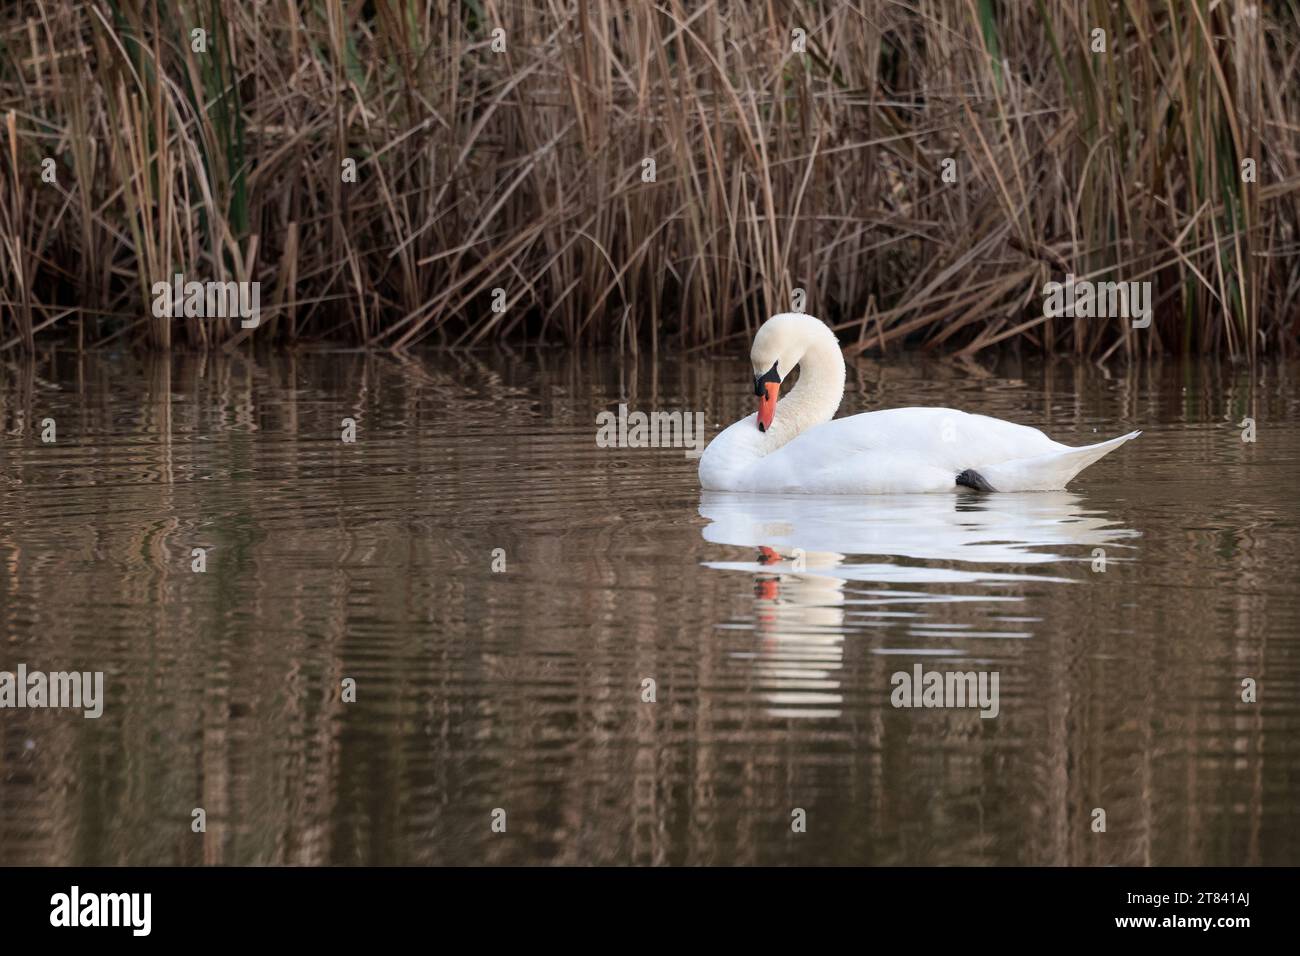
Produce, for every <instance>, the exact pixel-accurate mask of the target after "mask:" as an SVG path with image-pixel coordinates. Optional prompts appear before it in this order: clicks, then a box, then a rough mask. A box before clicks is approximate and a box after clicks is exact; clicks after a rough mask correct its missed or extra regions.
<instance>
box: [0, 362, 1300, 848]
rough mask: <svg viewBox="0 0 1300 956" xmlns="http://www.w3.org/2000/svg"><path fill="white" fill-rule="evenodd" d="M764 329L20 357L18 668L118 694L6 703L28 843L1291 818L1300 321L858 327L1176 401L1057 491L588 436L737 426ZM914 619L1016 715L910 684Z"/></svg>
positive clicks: (729, 841)
mask: <svg viewBox="0 0 1300 956" xmlns="http://www.w3.org/2000/svg"><path fill="white" fill-rule="evenodd" d="M748 375H749V373H748V366H747V364H746V363H745V362H744V361H743V360H742V359H740V358H736V359H734V360H725V361H724V360H712V359H699V360H689V361H684V362H668V361H665V362H661V363H659V365H658V366H657V367H655V366H653V365H651V364H650V363H649V362H647V361H643V362H642V363H641V364H640V366H639V367H636V366H634V365H633V364H631V363H629V364H625V365H622V366H620V364H619V363H618V361H617V359H616V358H613V357H611V356H597V355H588V356H579V357H576V358H575V357H564V356H560V355H557V354H554V353H537V352H532V351H529V352H518V353H515V354H506V353H499V354H498V353H492V354H482V355H475V356H465V355H448V354H445V353H431V354H428V355H424V356H422V357H420V358H418V359H416V360H413V361H410V362H406V363H401V362H397V361H394V360H393V359H391V358H388V357H385V356H366V355H359V354H323V353H306V354H299V355H296V356H275V355H271V356H266V357H262V358H257V359H254V360H249V359H245V358H233V359H231V358H224V359H217V358H211V357H209V358H206V359H205V358H200V357H194V356H189V357H177V358H175V359H172V360H170V361H166V360H164V361H142V360H140V359H137V358H133V357H130V356H127V355H96V356H91V357H86V358H84V359H81V360H78V358H77V357H76V356H75V355H72V354H59V355H58V356H55V357H50V356H47V357H44V358H42V359H39V360H37V361H36V362H35V363H34V364H23V363H21V362H18V363H15V362H13V361H11V362H10V363H9V364H7V365H3V366H2V367H0V422H2V423H3V443H2V444H0V453H2V455H3V457H2V459H0V671H3V670H8V671H14V670H16V668H17V665H18V664H20V663H23V664H26V665H27V667H28V668H29V669H32V670H45V671H54V670H73V669H75V670H101V671H103V672H104V674H105V704H104V713H103V716H102V717H101V718H99V719H98V720H88V719H84V718H83V717H82V716H81V714H80V712H79V711H78V712H73V711H69V710H48V709H47V710H33V709H6V710H0V864H37V863H92V864H145V863H164V864H171V863H176V864H195V863H223V864H250V863H343V864H371V863H392V864H433V863H646V864H649V863H655V864H659V863H690V864H697V863H724V864H731V863H870V864H900V863H915V864H935V863H961V864H1127V863H1135V864H1204V863H1216V864H1261V863H1263V864H1277V863H1289V864H1296V863H1300V803H1298V801H1297V792H1298V791H1300V596H1298V592H1297V579H1298V578H1300V575H1297V571H1296V560H1297V554H1298V553H1300V504H1298V503H1297V481H1296V474H1297V471H1298V470H1300V424H1297V421H1298V418H1300V416H1298V412H1300V366H1298V365H1296V364H1285V363H1282V364H1279V363H1270V364H1265V365H1263V366H1261V367H1260V368H1258V369H1256V370H1255V371H1254V372H1251V371H1250V370H1248V369H1245V368H1234V367H1232V366H1229V365H1227V364H1224V363H1218V362H1210V363H1199V362H1181V361H1177V360H1166V361H1165V362H1163V363H1161V364H1145V365H1141V366H1139V367H1136V368H1130V369H1124V368H1123V367H1120V366H1116V367H1113V368H1112V369H1111V370H1110V371H1109V373H1107V372H1104V371H1102V370H1101V369H1099V368H1097V367H1095V366H1092V365H1086V366H1080V365H1072V364H1069V363H1066V362H1056V363H1050V364H1043V363H1041V362H1038V361H1035V362H1023V363H1022V362H1019V361H1016V360H1013V359H1009V358H1008V359H1001V360H997V361H992V360H990V361H987V362H984V363H982V364H958V363H953V362H934V363H931V364H922V363H920V362H918V361H915V360H892V359H891V360H890V361H889V362H888V363H880V362H864V363H861V364H859V365H857V366H856V367H855V368H852V369H851V370H850V376H849V388H850V393H849V396H848V397H847V399H846V402H845V406H844V408H845V410H846V411H849V410H851V411H861V410H867V409H871V408H878V407H889V406H895V405H907V404H950V405H954V406H957V407H961V408H965V409H967V410H969V411H974V412H982V413H986V414H990V415H997V416H1001V417H1006V418H1010V419H1013V420H1016V421H1022V422H1025V423H1027V424H1033V425H1037V426H1040V427H1043V428H1045V429H1046V430H1048V431H1049V433H1051V434H1052V435H1053V436H1054V437H1056V438H1059V439H1061V440H1063V441H1066V442H1069V443H1072V444H1083V443H1087V442H1091V441H1096V440H1099V439H1100V438H1102V437H1110V436H1112V435H1116V434H1120V433H1122V432H1125V431H1128V430H1130V429H1132V428H1141V429H1144V431H1145V433H1144V434H1143V436H1142V437H1141V438H1140V439H1138V440H1137V441H1136V442H1134V443H1131V444H1129V445H1127V446H1125V447H1124V448H1123V449H1121V450H1120V451H1119V452H1117V453H1115V454H1114V455H1112V456H1111V457H1109V458H1107V459H1105V460H1103V461H1102V462H1101V463H1099V464H1097V465H1095V466H1093V467H1092V468H1091V469H1089V470H1087V471H1086V472H1084V474H1083V475H1082V476H1081V478H1080V479H1078V480H1077V481H1076V482H1075V483H1074V485H1073V486H1072V488H1071V490H1070V491H1069V492H1062V493H1055V494H1042V495H995V496H978V495H973V494H969V495H968V494H963V495H953V496H926V497H903V498H880V499H843V500H828V499H804V500H800V499H787V498H758V497H751V498H745V497H743V496H728V495H708V496H702V495H701V493H700V490H699V487H698V483H697V481H696V477H695V462H694V461H693V460H691V459H689V458H687V457H686V456H685V454H684V453H683V451H682V450H681V449H669V448H637V449H621V448H618V449H604V448H599V447H597V445H596V441H595V435H596V423H595V417H596V415H597V413H598V412H600V411H602V410H605V409H612V408H614V407H616V406H617V404H618V402H619V401H620V400H622V401H627V402H628V403H629V404H630V405H631V407H632V408H633V409H641V410H645V411H651V410H656V409H658V410H669V411H671V410H683V409H684V410H692V411H694V410H700V411H703V412H704V413H705V416H706V421H707V424H708V428H709V431H708V434H709V436H710V437H711V436H712V435H713V434H714V433H716V430H717V426H718V425H719V424H722V425H725V424H728V423H729V422H730V421H732V420H733V419H735V418H737V417H739V416H740V415H741V414H743V413H747V412H748V411H749V410H750V402H751V401H752V388H751V387H750V386H749V385H748V383H747V378H748ZM1246 416H1250V417H1253V418H1254V419H1255V421H1256V423H1257V424H1256V427H1257V438H1258V440H1257V441H1256V442H1254V443H1247V442H1243V441H1242V428H1241V426H1240V424H1239V423H1240V422H1241V421H1242V419H1243V418H1244V417H1246ZM45 418H53V419H54V420H55V423H56V428H57V441H56V442H55V443H53V444H46V443H43V442H42V441H41V429H42V425H41V422H42V421H43V420H44V419H45ZM344 418H352V419H354V420H355V422H356V427H357V440H356V442H355V443H354V444H345V443H343V442H342V441H340V434H341V420H342V419H344ZM196 547H202V548H206V549H208V550H207V569H206V571H205V572H204V573H195V572H194V571H193V570H192V569H191V562H192V561H193V560H194V559H193V558H192V556H191V552H192V549H193V548H196ZM496 549H501V552H498V554H497V558H498V562H499V560H500V559H501V558H502V557H503V558H504V561H505V570H504V572H494V571H493V562H494V551H495V550H496ZM795 549H799V551H798V552H796V551H795ZM1097 549H1101V551H1100V552H1097ZM1096 553H1101V554H1103V555H1104V556H1105V559H1106V570H1105V571H1104V572H1099V571H1096V570H1094V561H1095V557H1094V555H1095V554H1096ZM796 561H799V562H800V563H799V564H798V565H797V567H799V568H801V570H796V564H795V562H796ZM918 662H919V663H923V664H924V665H925V666H926V667H927V668H939V669H985V670H996V671H997V672H998V673H999V674H1000V681H1001V683H1000V713H999V715H998V716H997V718H995V719H981V718H980V717H979V715H978V713H977V712H975V711H973V710H964V709H963V710H959V709H946V710H911V709H896V708H894V707H893V706H891V704H890V691H891V684H890V675H891V674H892V673H893V672H895V671H897V670H909V671H910V669H911V667H912V665H913V664H915V663H918ZM345 678H351V679H354V680H355V681H356V700H355V702H350V703H349V702H344V701H343V700H342V699H341V692H340V688H341V684H342V682H343V681H344V679H345ZM646 678H651V679H653V680H654V681H655V682H656V698H657V699H656V701H655V702H654V703H646V702H643V700H642V681H643V680H644V679H646ZM1245 678H1253V679H1254V680H1255V681H1257V683H1258V702H1256V703H1253V704H1250V703H1243V702H1242V700H1241V693H1242V683H1241V682H1242V680H1243V679H1245ZM196 807H202V808H204V810H205V811H206V814H207V831H206V833H194V832H192V831H191V819H192V817H191V814H192V811H193V810H194V808H196ZM494 808H502V809H504V810H505V812H506V832H505V833H494V832H493V831H492V812H493V810H494ZM795 808H802V809H803V810H805V811H806V815H807V831H806V832H804V833H795V832H792V828H791V820H792V817H791V813H792V810H794V809H795ZM1094 808H1103V809H1104V810H1105V812H1106V832H1105V833H1095V832H1092V829H1091V825H1092V821H1093V816H1092V813H1093V810H1094Z"/></svg>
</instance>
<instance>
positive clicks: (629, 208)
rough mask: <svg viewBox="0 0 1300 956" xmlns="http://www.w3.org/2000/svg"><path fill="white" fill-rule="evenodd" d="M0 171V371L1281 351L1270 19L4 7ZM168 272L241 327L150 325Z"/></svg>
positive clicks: (1094, 12) (1146, 9)
mask: <svg viewBox="0 0 1300 956" xmlns="http://www.w3.org/2000/svg"><path fill="white" fill-rule="evenodd" d="M197 27H202V28H204V29H206V30H207V31H208V49H207V52H194V51H193V50H192V49H191V42H190V31H191V30H193V29H195V28H197ZM497 28H501V29H503V30H504V31H505V35H504V38H505V50H504V51H501V52H497V51H494V50H493V48H492V40H493V31H494V30H495V29H497ZM795 28H799V29H802V30H804V31H806V35H807V50H806V52H804V53H799V52H794V51H793V50H792V30H794V29H795ZM1095 29H1102V30H1104V31H1105V38H1106V52H1105V53H1098V52H1094V51H1093V49H1092V47H1093V44H1094V42H1095V41H1094V36H1093V32H1092V31H1093V30H1095ZM0 136H2V137H3V140H2V142H0V146H3V148H2V149H0V349H19V348H21V349H28V350H30V349H33V348H35V347H37V345H38V342H39V340H42V339H44V338H47V337H52V336H63V337H69V338H75V339H76V341H77V343H78V344H81V345H85V346H92V345H96V344H102V343H105V342H123V341H129V342H134V343H140V344H147V345H149V346H153V347H157V348H168V347H172V346H204V347H211V346H225V347H231V346H233V345H236V344H238V343H240V342H242V341H245V340H247V339H248V338H249V337H250V336H251V337H255V338H256V339H258V340H275V341H294V340H299V339H307V338H311V339H329V340H344V341H350V342H354V343H359V344H365V345H369V346H377V347H383V348H398V349H402V348H407V347H410V346H413V345H416V344H417V343H420V342H426V341H437V342H444V343H454V344H470V343H478V342H483V341H485V340H490V339H504V338H522V337H527V338H529V339H536V338H540V339H544V340H551V341H561V342H567V343H606V344H618V345H620V346H621V347H625V348H628V349H631V350H636V349H639V348H643V347H648V348H651V349H659V348H698V347H710V346H712V347H724V346H725V347H734V346H735V344H736V343H735V342H734V341H732V340H733V339H735V338H738V337H739V336H741V335H743V334H745V333H746V332H747V331H749V330H752V328H753V327H754V325H755V324H756V323H757V322H759V321H760V320H761V319H762V318H763V317H765V316H766V315H768V314H770V313H772V312H774V311H783V310H786V309H788V308H789V307H790V300H791V295H792V292H793V291H794V290H795V289H797V288H800V289H804V290H805V292H806V308H807V310H808V311H810V312H813V313H815V314H818V315H820V316H822V317H824V318H826V319H828V320H830V321H832V322H834V323H836V324H837V326H838V327H839V328H840V329H841V330H842V338H843V339H844V340H845V341H846V342H847V343H850V347H851V348H856V349H861V350H866V349H883V350H886V351H888V350H891V349H894V348H898V347H902V346H904V345H905V344H907V345H921V346H925V347H936V348H943V349H948V350H955V351H960V352H967V353H969V352H974V351H977V350H980V349H983V348H987V347H989V346H994V345H997V344H998V343H1007V342H1015V343H1018V344H1020V345H1022V346H1024V347H1027V348H1030V349H1035V350H1042V351H1050V352H1063V351H1068V352H1071V353H1077V354H1079V355H1085V356H1091V357H1096V358H1100V357H1104V356H1109V355H1112V354H1116V353H1117V352H1119V353H1132V352H1137V351H1149V350H1162V351H1163V350H1190V351H1215V352H1226V353H1231V354H1232V355H1235V356H1243V357H1249V356H1253V355H1255V354H1256V353H1258V352H1260V351H1265V350H1287V349H1289V348H1291V347H1292V346H1294V344H1295V343H1296V341H1297V336H1298V335H1300V255H1297V253H1300V0H1276V2H1255V0H1253V2H1231V0H1215V2H1208V0H1165V2H1151V3H1131V2H1120V0H1115V2H1102V0H1085V2H1070V3H1054V2H1048V0H864V2H861V3H857V4H849V3H843V4H842V3H829V2H826V3H822V2H812V0H772V2H771V3H754V2H748V0H700V2H689V3H688V2H686V0H655V2H652V0H541V2H527V0H370V2H366V3H342V2H340V0H305V2H301V3H295V2H290V0H274V2H272V0H263V2H238V3H237V2H233V0H229V2H227V0H194V2H176V3H165V2H163V3H153V2H147V0H93V2H74V0H17V2H11V3H9V4H7V5H5V6H4V8H3V11H0ZM45 158H53V159H54V160H55V163H56V168H57V183H46V182H43V181H42V179H41V168H42V167H41V163H42V160H43V159H45ZM348 158H351V159H354V160H355V161H356V163H357V168H358V177H357V179H358V181H357V182H356V183H346V182H343V181H342V175H341V171H342V164H343V162H344V160H345V159H348ZM647 159H652V160H654V162H655V166H656V169H655V173H656V175H655V179H654V181H653V182H647V181H644V178H643V171H644V170H645V168H646V165H645V163H644V161H645V160H647ZM947 159H952V160H954V161H955V164H953V165H951V167H947V166H946V164H945V162H944V161H945V160H947ZM1246 159H1253V160H1254V161H1255V164H1256V168H1257V182H1254V183H1249V182H1243V178H1242V175H1241V168H1242V161H1243V160H1246ZM945 168H951V169H952V170H953V171H954V172H955V173H956V177H957V181H956V182H955V183H951V182H945V181H944V178H943V172H944V169H945ZM178 271H179V272H182V273H184V274H185V276H186V278H187V279H239V280H257V281H260V282H261V285H262V303H263V316H264V320H263V323H262V325H261V326H260V327H259V328H258V329H256V330H250V329H241V328H240V326H239V324H238V322H237V321H223V320H210V319H178V320H171V319H156V318H154V317H153V316H152V314H151V312H150V303H151V296H150V291H149V290H150V286H151V285H152V284H153V283H154V282H157V281H160V280H165V279H167V278H169V277H170V276H171V275H172V274H173V273H175V272H178ZM1066 273H1073V274H1075V275H1076V276H1079V277H1090V278H1093V279H1096V280H1099V281H1109V280H1124V281H1140V280H1149V281H1151V282H1152V283H1153V286H1154V290H1155V321H1154V323H1153V325H1152V326H1151V328H1149V329H1145V330H1135V329H1132V328H1129V327H1128V324H1127V323H1124V322H1121V321H1102V320H1089V319H1061V318H1056V319H1048V318H1045V317H1044V315H1043V308H1042V303H1041V290H1042V286H1043V284H1044V283H1045V282H1046V281H1048V280H1050V279H1053V278H1055V279H1058V280H1059V279H1061V278H1062V277H1063V276H1064V275H1065V274H1066ZM496 290H502V291H501V292H500V293H498V292H496ZM494 302H496V303H498V304H502V303H503V304H504V308H503V309H502V310H494V308H493V305H494Z"/></svg>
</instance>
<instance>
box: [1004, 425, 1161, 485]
mask: <svg viewBox="0 0 1300 956" xmlns="http://www.w3.org/2000/svg"><path fill="white" fill-rule="evenodd" d="M1141 434H1142V433H1141V432H1140V431H1138V432H1129V433H1128V434H1127V435H1120V436H1119V437H1118V438H1112V439H1110V441H1103V442H1098V443H1097V444H1095V445H1084V446H1083V447H1082V448H1067V449H1065V450H1064V451H1054V452H1051V453H1049V454H1046V455H1037V456H1035V457H1033V458H1016V459H1014V460H1012V461H1004V462H1001V463H999V464H996V465H983V466H981V467H980V469H979V474H980V477H982V478H983V479H984V481H985V482H987V483H988V484H989V485H990V486H991V487H992V488H994V489H996V490H997V491H1060V490H1061V489H1063V488H1064V487H1065V486H1066V483H1067V482H1069V481H1070V479H1072V478H1073V477H1074V476H1075V475H1077V474H1078V473H1079V472H1081V471H1083V469H1085V468H1087V467H1088V466H1089V465H1091V464H1092V463H1093V462H1095V461H1097V460H1098V459H1099V458H1102V457H1103V456H1105V455H1107V454H1109V453H1110V452H1112V451H1114V450H1115V449H1116V448H1118V447H1119V446H1120V445H1122V444H1124V443H1125V442H1126V441H1129V440H1130V439H1133V438H1137V436H1138V435H1141Z"/></svg>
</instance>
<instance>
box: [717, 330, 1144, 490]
mask: <svg viewBox="0 0 1300 956" xmlns="http://www.w3.org/2000/svg"><path fill="white" fill-rule="evenodd" d="M750 361H751V363H752V365H753V368H754V393H755V395H757V396H758V412H757V413H756V414H754V415H748V416H746V417H745V418H742V419H741V420H740V421H738V422H736V423H735V424H734V425H731V426H730V427H729V428H727V429H725V430H724V431H723V432H722V433H721V434H719V435H718V437H716V438H715V439H713V441H712V442H710V443H709V447H708V448H706V449H705V450H704V454H703V455H702V456H701V457H700V483H701V484H702V485H703V486H704V487H705V489H707V490H711V491H746V492H760V493H769V494H785V493H798V494H820V495H825V494H832V495H834V494H843V495H875V494H892V493H899V492H934V491H952V490H954V489H955V488H957V487H958V486H959V485H965V486H968V487H971V488H976V489H978V490H981V491H1058V490H1060V489H1063V488H1064V487H1065V484H1066V482H1068V481H1069V480H1070V479H1071V478H1073V477H1074V476H1075V475H1077V474H1078V473H1079V472H1080V471H1082V470H1083V469H1084V468H1087V467H1088V466H1089V465H1091V464H1092V463H1093V462H1095V461H1096V460H1097V459H1099V458H1101V457H1102V456H1103V455H1105V454H1106V453H1107V452H1110V451H1113V450H1114V449H1116V448H1118V447H1119V446H1120V445H1122V444H1124V442H1126V441H1128V440H1129V439H1130V438H1136V437H1137V436H1138V435H1139V434H1141V432H1129V433H1128V434H1127V435H1121V436H1120V437H1119V438H1112V439H1111V440H1110V441H1104V442H1100V443H1099V444H1096V445H1085V446H1084V447H1082V448H1072V447H1070V446H1069V445H1062V444H1061V443H1060V442H1056V441H1052V439H1050V438H1048V437H1047V436H1046V435H1044V434H1043V433H1042V432H1040V431H1039V430H1038V429H1037V428H1029V427H1028V426H1026V425H1016V424H1013V423H1011V422H1004V421H1001V420H1000V419H997V418H989V417H987V416H985V415H971V414H969V413H967V412H959V411H956V410H954V409H951V408H892V409H889V410H887V411H879V412H864V413H863V414H860V415H853V416H851V417H849V418H838V419H835V420H834V421H832V420H831V419H832V417H833V416H834V415H835V412H836V411H837V410H838V409H839V407H840V400H841V399H842V398H843V397H844V356H843V354H842V353H841V351H840V346H839V341H838V340H837V339H836V338H835V333H834V332H832V331H831V330H830V329H829V328H828V327H827V326H826V324H825V323H823V322H822V321H821V320H820V319H816V318H813V317H812V316H810V315H804V314H802V313H795V312H787V313H784V314H782V315H774V316H773V317H772V318H770V319H768V320H767V321H766V322H764V323H763V325H762V327H761V328H760V329H759V330H758V334H757V335H756V336H755V337H754V347H753V348H752V349H751V350H750ZM796 365H797V366H799V381H798V383H797V384H796V385H795V387H794V388H793V389H791V390H790V392H789V394H787V395H786V396H785V397H784V398H782V399H781V408H780V411H779V412H778V411H777V407H776V406H777V396H778V394H779V393H780V390H781V382H782V380H783V379H785V378H786V376H788V375H789V374H790V373H791V372H792V371H794V368H795V366H796Z"/></svg>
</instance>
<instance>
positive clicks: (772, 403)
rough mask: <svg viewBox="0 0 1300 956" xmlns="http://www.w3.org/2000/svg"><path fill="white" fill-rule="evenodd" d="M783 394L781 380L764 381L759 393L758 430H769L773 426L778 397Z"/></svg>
mask: <svg viewBox="0 0 1300 956" xmlns="http://www.w3.org/2000/svg"><path fill="white" fill-rule="evenodd" d="M780 394H781V383H780V382H764V383H763V389H762V391H760V392H759V393H758V430H759V431H761V432H765V431H767V430H768V429H769V428H771V427H772V416H773V415H775V414H776V398H777V396H778V395H780Z"/></svg>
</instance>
